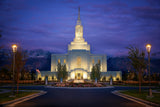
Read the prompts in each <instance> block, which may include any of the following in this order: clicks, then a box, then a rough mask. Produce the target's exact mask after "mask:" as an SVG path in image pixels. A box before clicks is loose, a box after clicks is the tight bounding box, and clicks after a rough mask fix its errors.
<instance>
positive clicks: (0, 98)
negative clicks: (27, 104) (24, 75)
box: [0, 91, 38, 103]
mask: <svg viewBox="0 0 160 107" xmlns="http://www.w3.org/2000/svg"><path fill="white" fill-rule="evenodd" d="M34 93H38V91H37V92H35V91H29V92H28V91H26V92H25V91H19V93H18V94H16V97H9V96H10V95H12V93H11V92H8V93H3V94H0V103H4V102H6V101H11V100H14V99H17V98H21V97H24V96H27V95H31V94H34Z"/></svg>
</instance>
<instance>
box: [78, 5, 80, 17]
mask: <svg viewBox="0 0 160 107" xmlns="http://www.w3.org/2000/svg"><path fill="white" fill-rule="evenodd" d="M78 20H80V6H79V7H78Z"/></svg>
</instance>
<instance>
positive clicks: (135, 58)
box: [128, 46, 146, 93]
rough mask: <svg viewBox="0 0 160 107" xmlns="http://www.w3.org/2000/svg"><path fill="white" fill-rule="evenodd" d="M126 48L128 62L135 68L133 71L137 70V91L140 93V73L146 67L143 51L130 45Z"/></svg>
mask: <svg viewBox="0 0 160 107" xmlns="http://www.w3.org/2000/svg"><path fill="white" fill-rule="evenodd" d="M128 50H129V51H128V58H129V59H130V63H131V65H132V66H133V68H134V69H135V72H138V78H139V79H138V80H139V93H141V82H142V73H143V71H144V70H145V68H146V62H145V52H144V51H140V49H138V48H136V47H132V46H131V47H128Z"/></svg>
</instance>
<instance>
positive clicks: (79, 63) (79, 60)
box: [77, 56, 81, 67]
mask: <svg viewBox="0 0 160 107" xmlns="http://www.w3.org/2000/svg"><path fill="white" fill-rule="evenodd" d="M77 66H78V67H81V57H80V56H78V57H77Z"/></svg>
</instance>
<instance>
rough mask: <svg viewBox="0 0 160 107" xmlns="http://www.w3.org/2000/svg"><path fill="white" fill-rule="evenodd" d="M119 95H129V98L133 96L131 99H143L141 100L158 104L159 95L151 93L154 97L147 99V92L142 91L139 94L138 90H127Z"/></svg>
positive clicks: (159, 102) (159, 101)
mask: <svg viewBox="0 0 160 107" xmlns="http://www.w3.org/2000/svg"><path fill="white" fill-rule="evenodd" d="M121 93H123V94H127V95H130V96H133V97H137V98H140V99H143V100H147V101H150V102H153V103H157V104H160V93H153V96H154V97H152V98H148V97H147V96H148V90H142V92H141V93H139V91H138V90H127V91H121Z"/></svg>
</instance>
